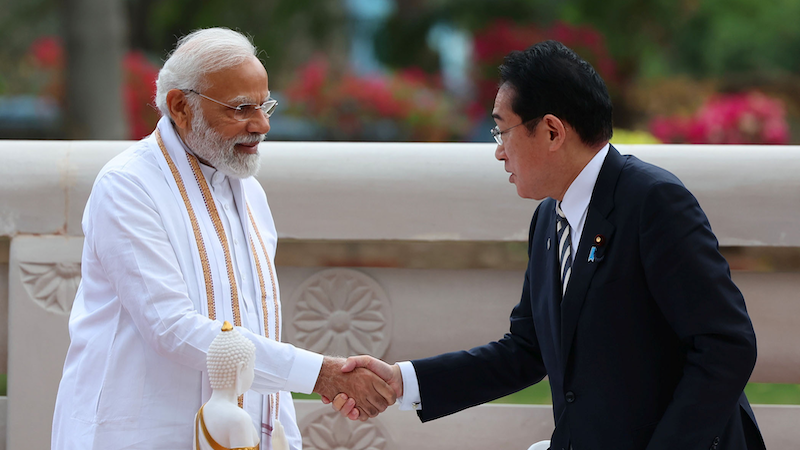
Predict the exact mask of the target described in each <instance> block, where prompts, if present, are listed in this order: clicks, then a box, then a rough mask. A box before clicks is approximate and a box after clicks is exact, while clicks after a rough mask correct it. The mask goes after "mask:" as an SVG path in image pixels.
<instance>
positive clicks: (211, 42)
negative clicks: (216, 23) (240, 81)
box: [156, 28, 257, 117]
mask: <svg viewBox="0 0 800 450" xmlns="http://www.w3.org/2000/svg"><path fill="white" fill-rule="evenodd" d="M256 53H257V50H256V48H255V46H254V45H253V43H252V42H250V39H249V38H248V37H247V36H245V35H243V34H241V33H239V32H236V31H233V30H230V29H228V28H206V29H202V30H195V31H193V32H191V33H189V34H187V35H186V36H184V37H182V38H180V40H178V44H177V45H176V46H175V50H173V51H172V53H170V55H169V56H168V57H167V61H166V62H164V67H162V68H161V70H160V71H159V72H158V80H156V106H158V109H159V110H160V111H161V114H163V115H165V116H167V117H169V107H168V106H167V92H169V91H171V90H172V89H193V90H195V91H198V92H201V91H203V90H204V89H205V88H207V86H206V85H205V83H206V75H208V74H210V73H214V72H217V71H219V70H222V69H227V68H229V67H235V66H238V65H239V64H241V63H243V62H244V61H245V60H246V59H247V58H248V57H250V56H256Z"/></svg>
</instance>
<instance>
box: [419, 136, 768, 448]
mask: <svg viewBox="0 0 800 450" xmlns="http://www.w3.org/2000/svg"><path fill="white" fill-rule="evenodd" d="M598 236H600V237H601V240H602V245H598V244H597V243H596V241H595V239H596V238H597V237H598ZM557 242H558V241H557V239H556V224H555V201H554V200H553V199H547V200H545V201H543V202H542V203H541V204H540V205H539V207H538V208H537V209H536V212H535V213H534V215H533V220H532V222H531V228H530V237H529V247H528V248H529V250H528V251H529V262H528V269H527V272H526V273H525V283H524V285H523V289H522V299H521V301H520V303H519V304H518V305H517V306H516V307H515V308H514V310H513V311H512V313H511V327H510V331H509V332H508V333H507V334H506V335H505V336H504V337H503V338H502V339H500V340H499V341H496V342H492V343H490V344H487V345H484V346H481V347H476V348H474V349H472V350H469V351H461V352H454V353H448V354H444V355H439V356H435V357H432V358H427V359H421V360H415V361H412V363H413V364H414V367H415V369H416V371H417V376H418V379H419V386H420V395H421V399H422V408H423V409H422V410H421V411H419V416H420V418H421V419H422V420H423V421H427V420H432V419H436V418H438V417H441V416H445V415H448V414H452V413H454V412H456V411H460V410H462V409H464V408H468V407H470V406H474V405H478V404H480V403H484V402H487V401H490V400H493V399H496V398H499V397H502V396H504V395H507V394H510V393H512V392H515V391H518V390H520V389H522V388H524V387H527V386H530V385H531V384H534V383H536V382H538V381H540V380H541V379H542V378H543V377H544V376H545V375H548V376H549V378H550V385H551V390H552V395H553V413H554V416H555V424H556V428H555V431H554V433H553V436H552V442H551V448H552V449H554V450H556V449H559V450H560V449H562V448H563V449H569V447H570V444H571V445H572V446H573V447H574V449H575V450H588V449H609V450H625V449H632V450H643V449H647V450H692V449H698V450H700V449H702V450H706V449H709V448H710V449H720V450H721V449H736V450H740V449H741V450H744V449H763V448H764V444H763V441H762V439H761V435H760V432H759V431H758V427H757V426H756V422H755V418H754V416H753V412H752V410H751V408H750V405H749V404H748V402H747V398H746V397H745V395H744V393H743V389H744V386H745V384H746V383H747V380H748V378H749V377H750V373H751V371H752V370H753V366H754V365H755V360H756V343H755V334H754V332H753V327H752V324H751V322H750V318H749V316H748V315H747V311H746V310H745V304H744V299H743V298H742V294H741V293H740V292H739V290H738V289H737V288H736V286H735V285H734V284H733V282H732V281H731V278H730V269H729V267H728V264H727V262H726V261H725V259H724V258H723V257H722V255H721V254H720V253H719V249H718V243H717V239H716V237H715V236H714V234H713V233H712V231H711V227H710V226H709V223H708V220H707V219H706V216H705V214H704V213H703V211H702V210H701V209H700V206H699V205H698V203H697V201H696V200H695V198H694V197H693V196H692V194H691V193H689V191H687V190H686V188H685V187H684V186H683V184H682V183H681V182H680V181H679V180H678V179H677V178H676V177H675V176H674V175H672V174H670V173H669V172H667V171H665V170H663V169H660V168H658V167H655V166H652V165H650V164H647V163H644V162H642V161H640V160H638V159H637V158H635V157H633V156H621V155H620V154H619V153H618V152H617V151H616V150H615V149H614V148H613V147H611V149H610V150H609V152H608V156H607V157H606V159H605V161H604V163H603V166H602V169H601V170H600V174H599V176H598V179H597V183H596V184H595V188H594V192H593V194H592V198H591V201H590V203H589V209H588V212H587V216H586V223H585V226H584V229H583V233H582V235H581V240H580V243H579V245H578V248H577V252H576V254H575V259H574V263H573V266H572V275H571V277H570V281H569V284H568V286H567V291H566V294H565V295H564V299H563V301H562V300H561V295H560V279H559V276H558V268H557V267H558V262H557V258H558V256H557V252H558V243H557ZM593 246H595V247H596V250H595V259H594V262H589V254H590V252H591V248H592V247H593Z"/></svg>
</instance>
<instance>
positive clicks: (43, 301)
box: [19, 262, 81, 316]
mask: <svg viewBox="0 0 800 450" xmlns="http://www.w3.org/2000/svg"><path fill="white" fill-rule="evenodd" d="M19 270H20V274H21V276H22V284H23V285H24V286H25V291H27V292H28V295H30V297H31V300H33V302H34V303H36V304H37V305H39V306H40V307H42V308H44V309H45V310H46V311H50V312H53V313H56V314H62V315H66V316H68V315H69V312H70V310H71V309H72V301H73V300H75V294H76V293H77V292H78V284H79V283H80V281H81V264H80V263H77V262H69V263H67V262H58V263H55V262H53V263H35V262H20V263H19Z"/></svg>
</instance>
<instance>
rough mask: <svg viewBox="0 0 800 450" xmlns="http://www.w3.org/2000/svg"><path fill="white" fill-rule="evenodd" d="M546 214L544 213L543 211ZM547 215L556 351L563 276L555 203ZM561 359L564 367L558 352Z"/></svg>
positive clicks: (550, 309)
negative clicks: (559, 255)
mask: <svg viewBox="0 0 800 450" xmlns="http://www.w3.org/2000/svg"><path fill="white" fill-rule="evenodd" d="M543 212H544V211H543ZM546 213H547V214H548V217H550V219H549V220H548V221H547V223H548V226H547V229H548V233H547V240H548V243H547V246H546V248H547V255H546V256H545V261H546V263H545V266H544V269H545V272H544V273H545V274H547V279H548V280H549V286H550V289H549V290H550V292H549V302H548V304H547V310H548V312H547V313H548V319H549V320H550V332H551V336H552V339H553V344H554V345H555V348H556V349H561V276H560V270H559V269H560V266H559V264H558V236H557V234H556V210H555V202H552V204H551V205H549V207H548V208H547V209H546ZM556 356H557V357H558V358H559V365H560V366H563V362H562V361H561V360H560V359H561V353H560V352H558V351H557V352H556Z"/></svg>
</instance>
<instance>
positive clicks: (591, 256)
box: [589, 245, 597, 263]
mask: <svg viewBox="0 0 800 450" xmlns="http://www.w3.org/2000/svg"><path fill="white" fill-rule="evenodd" d="M596 252H597V247H595V246H594V245H593V246H592V250H591V251H590V252H589V262H590V263H591V262H594V254H595V253H596Z"/></svg>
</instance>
